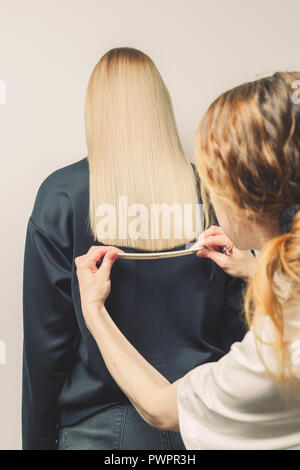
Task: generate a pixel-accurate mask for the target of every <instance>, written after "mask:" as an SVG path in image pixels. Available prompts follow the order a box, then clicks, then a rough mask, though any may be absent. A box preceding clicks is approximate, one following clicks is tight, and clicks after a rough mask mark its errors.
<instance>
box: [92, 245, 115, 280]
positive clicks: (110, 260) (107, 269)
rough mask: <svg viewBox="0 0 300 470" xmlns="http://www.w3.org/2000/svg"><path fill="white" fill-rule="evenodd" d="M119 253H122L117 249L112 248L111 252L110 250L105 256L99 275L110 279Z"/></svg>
mask: <svg viewBox="0 0 300 470" xmlns="http://www.w3.org/2000/svg"><path fill="white" fill-rule="evenodd" d="M119 253H120V250H118V249H117V248H112V249H111V250H109V251H108V252H107V253H106V255H105V256H104V258H103V261H102V263H101V266H100V268H99V269H98V272H97V274H98V275H102V276H104V277H105V278H106V279H109V277H110V273H111V268H112V265H113V264H114V262H115V260H116V259H117V257H118V255H119Z"/></svg>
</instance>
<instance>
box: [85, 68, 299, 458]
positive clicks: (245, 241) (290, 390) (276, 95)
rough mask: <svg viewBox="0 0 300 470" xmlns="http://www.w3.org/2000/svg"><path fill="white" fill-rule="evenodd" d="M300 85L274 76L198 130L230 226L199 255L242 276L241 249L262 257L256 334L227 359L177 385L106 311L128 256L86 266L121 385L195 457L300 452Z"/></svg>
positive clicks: (222, 217) (242, 91) (113, 252)
mask: <svg viewBox="0 0 300 470" xmlns="http://www.w3.org/2000/svg"><path fill="white" fill-rule="evenodd" d="M299 79H300V73H298V72H294V73H292V72H289V73H275V74H274V75H273V76H270V77H266V78H263V79H260V80H257V81H254V82H251V83H245V84H243V85H240V86H238V87H236V88H234V89H232V90H230V91H228V92H226V93H224V94H223V95H221V96H220V97H219V98H217V99H216V100H215V101H214V102H213V103H212V105H211V106H210V107H209V109H208V111H207V112H206V114H205V116H204V118H203V120H202V121H201V124H200V126H199V128H198V130H197V136H196V146H195V160H196V164H197V169H198V172H199V175H200V177H201V181H202V192H203V195H204V198H206V199H208V198H209V199H210V201H211V202H212V204H213V207H214V210H215V213H216V215H217V218H218V222H219V225H220V228H215V227H212V228H211V229H209V230H210V231H209V232H206V233H205V234H204V235H203V236H202V238H201V239H200V240H199V241H198V244H199V246H206V248H205V249H204V250H201V255H200V251H199V256H207V257H211V258H212V259H213V260H214V261H215V263H217V264H219V265H220V266H222V267H223V268H224V269H226V270H227V271H228V272H230V273H231V274H233V273H234V271H238V269H244V268H245V266H240V268H238V264H239V257H240V252H242V251H243V250H249V249H252V250H258V251H259V255H258V257H257V262H256V266H255V269H254V272H253V274H252V275H251V278H250V279H249V282H248V285H247V291H246V293H245V299H244V313H245V318H246V320H247V323H248V327H249V328H248V331H247V333H246V335H245V337H244V339H243V340H242V341H241V342H236V343H234V344H233V345H232V346H231V349H230V351H229V352H228V353H227V354H226V355H224V356H223V357H222V358H220V359H219V360H218V361H216V362H210V363H207V364H203V365H200V366H197V367H195V368H194V369H192V370H190V371H189V372H188V373H186V374H185V375H184V376H183V377H182V378H180V379H178V380H176V381H174V382H173V383H170V382H169V381H168V380H167V379H166V378H165V377H164V376H163V375H162V374H161V373H160V372H158V371H157V370H156V369H155V368H154V367H153V366H152V365H151V363H150V362H148V361H147V360H146V359H145V358H144V357H143V356H142V355H141V354H140V353H139V352H138V351H137V350H136V349H135V348H134V347H133V346H132V345H131V343H130V342H129V341H128V339H127V338H126V337H125V336H123V334H122V332H121V331H120V330H119V329H118V327H117V326H116V324H115V323H114V321H113V320H112V318H111V317H110V315H109V312H107V310H106V308H105V305H104V302H105V300H106V298H107V296H108V295H109V292H110V272H111V268H112V264H113V262H114V261H115V260H116V258H117V257H118V252H119V250H118V249H116V248H112V249H110V248H107V247H106V248H104V247H92V248H91V249H90V250H89V252H88V253H87V254H86V255H83V256H81V257H79V258H77V259H76V265H77V275H78V279H79V286H80V293H81V302H82V310H83V313H84V317H85V321H86V324H87V326H88V328H89V330H90V331H91V333H92V334H93V336H94V338H95V340H96V342H97V344H98V346H99V349H100V352H101V354H102V356H103V358H104V361H105V363H106V365H107V367H108V369H109V371H110V373H111V375H112V377H113V378H114V379H115V381H116V382H117V384H118V385H119V386H120V388H121V389H122V390H123V391H124V393H125V394H126V395H127V396H128V398H129V399H130V401H131V403H132V404H133V405H134V407H135V408H136V410H137V411H138V413H139V414H140V416H141V417H142V418H143V419H144V420H145V421H146V422H147V423H149V424H150V425H151V426H153V427H154V428H157V429H160V430H173V431H180V432H181V435H182V438H183V441H184V443H185V446H186V448H187V449H261V450H263V449H264V450H271V449H300V211H299V209H300V205H298V204H299V202H300V105H299V104H298V103H297V102H295V100H293V99H292V94H293V93H294V89H293V84H294V82H296V80H299ZM225 240H226V243H227V247H228V250H227V254H224V253H219V251H218V250H217V245H218V244H219V243H220V244H221V245H222V246H224V241H225ZM105 253H106V254H105ZM104 254H105V256H104ZM103 256H104V258H103V261H102V264H101V267H100V268H99V269H98V270H97V269H96V263H97V262H98V261H99V260H100V259H101V258H102V257H103ZM199 262H201V261H200V260H199ZM116 263H118V261H116ZM235 274H237V273H235ZM186 304H187V306H188V304H189V299H188V298H187V299H186ZM157 308H159V305H157ZM128 371H130V373H128Z"/></svg>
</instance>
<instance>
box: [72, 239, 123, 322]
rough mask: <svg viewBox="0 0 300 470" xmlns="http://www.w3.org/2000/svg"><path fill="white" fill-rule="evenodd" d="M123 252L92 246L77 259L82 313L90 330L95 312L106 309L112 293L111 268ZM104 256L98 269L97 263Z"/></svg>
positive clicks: (111, 248)
mask: <svg viewBox="0 0 300 470" xmlns="http://www.w3.org/2000/svg"><path fill="white" fill-rule="evenodd" d="M121 252H122V250H120V249H118V248H114V247H111V246H92V247H91V248H90V249H89V251H88V252H87V253H86V254H85V255H82V256H78V257H77V258H75V264H76V268H77V277H78V283H79V290H80V297H81V306H82V312H83V315H84V319H85V322H86V324H87V327H88V328H90V327H91V324H92V323H93V318H92V316H93V315H94V314H95V312H99V311H101V309H102V308H104V302H105V300H106V299H107V297H108V295H109V293H110V273H111V268H112V265H113V263H114V261H115V260H116V259H117V257H118V254H119V253H121ZM103 256H104V258H103V260H102V263H101V266H100V267H99V268H98V267H97V263H99V261H100V259H101V258H102V257H103Z"/></svg>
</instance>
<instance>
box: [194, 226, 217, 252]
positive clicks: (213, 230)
mask: <svg viewBox="0 0 300 470" xmlns="http://www.w3.org/2000/svg"><path fill="white" fill-rule="evenodd" d="M214 235H224V232H223V231H222V229H221V228H220V227H218V226H217V225H212V226H211V227H209V228H208V229H207V230H205V231H204V232H202V233H201V234H200V235H199V237H198V240H197V241H196V243H194V245H193V246H192V247H191V248H192V249H195V248H200V247H201V246H203V241H204V239H205V238H207V237H211V236H214ZM224 236H225V235H224Z"/></svg>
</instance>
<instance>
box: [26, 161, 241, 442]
mask: <svg viewBox="0 0 300 470" xmlns="http://www.w3.org/2000/svg"><path fill="white" fill-rule="evenodd" d="M88 208H89V167H88V161H87V159H86V158H84V159H82V160H80V161H79V162H77V163H74V164H72V165H69V166H67V167H65V168H62V169H59V170H57V171H55V172H54V173H52V174H51V175H50V176H49V177H48V178H46V180H45V181H44V182H43V183H42V185H41V186H40V188H39V191H38V194H37V197H36V200H35V204H34V208H33V211H32V214H31V217H30V219H29V221H28V228H27V237H26V246H25V258H24V289H23V297H24V354H23V402H22V422H23V428H22V429H23V430H22V434H23V449H55V447H56V444H55V441H56V439H57V432H58V429H57V428H58V425H61V426H65V425H71V424H74V423H76V422H78V421H79V420H81V419H83V418H85V417H87V416H88V415H91V414H92V413H94V412H96V411H98V410H101V409H103V408H105V407H108V406H110V405H113V404H116V403H119V402H121V401H124V400H127V397H126V395H125V394H124V393H123V392H122V391H121V389H120V388H119V387H118V385H117V384H116V382H115V381H114V380H113V378H112V377H111V375H110V373H109V372H108V370H107V368H106V365H105V363H104V360H103V358H102V356H101V353H100V352H99V349H98V347H97V344H96V342H95V341H94V339H93V337H92V335H91V334H90V332H89V331H88V329H87V327H86V326H85V322H84V318H83V315H82V311H81V304H80V296H79V289H78V282H77V276H76V270H75V266H74V258H75V257H76V256H79V255H82V254H84V253H86V252H87V250H88V249H89V248H90V246H91V245H93V244H98V245H99V243H98V242H95V240H94V239H93V237H92V235H91V234H90V232H89V230H88V212H89V211H88ZM182 248H184V247H182V246H181V247H180V246H179V247H178V248H176V249H182ZM126 250H127V251H132V252H134V251H136V250H133V249H131V250H130V249H128V248H126ZM111 279H112V289H111V293H110V295H109V297H108V299H107V302H106V306H107V310H108V312H109V314H110V315H111V317H112V319H113V320H114V322H115V323H116V324H117V326H118V327H119V328H120V330H121V331H122V332H123V333H124V334H125V336H126V337H127V338H128V340H129V341H130V342H131V343H132V344H133V346H134V347H135V348H136V349H137V350H138V351H139V352H140V353H141V354H142V355H143V356H144V357H145V359H146V360H147V361H149V362H150V363H151V364H152V365H153V366H154V367H155V368H156V369H157V370H159V372H161V373H162V374H163V375H164V376H165V377H166V378H167V379H168V380H169V381H170V382H173V381H175V380H176V379H178V378H180V377H182V376H183V375H185V374H186V373H187V372H188V371H190V370H191V369H193V368H194V367H196V366H198V365H200V364H203V363H205V362H209V361H217V360H218V359H219V358H221V357H222V356H223V355H224V354H225V353H226V352H227V351H228V350H229V349H230V346H231V344H232V343H233V342H235V341H239V340H241V339H242V338H243V336H244V334H245V327H244V322H243V320H242V317H241V314H240V307H241V289H242V287H243V281H241V280H240V279H234V278H232V277H230V276H229V275H227V274H226V273H225V272H224V271H223V270H222V269H220V268H219V267H218V266H217V265H216V264H214V263H213V262H212V261H211V260H208V259H199V258H197V257H196V256H195V255H189V256H183V257H178V258H170V259H160V260H121V259H118V260H117V261H116V262H115V264H114V266H113V269H112V275H111Z"/></svg>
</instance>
